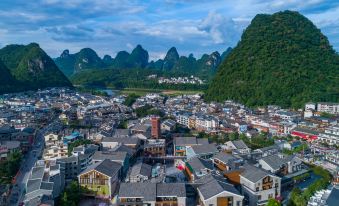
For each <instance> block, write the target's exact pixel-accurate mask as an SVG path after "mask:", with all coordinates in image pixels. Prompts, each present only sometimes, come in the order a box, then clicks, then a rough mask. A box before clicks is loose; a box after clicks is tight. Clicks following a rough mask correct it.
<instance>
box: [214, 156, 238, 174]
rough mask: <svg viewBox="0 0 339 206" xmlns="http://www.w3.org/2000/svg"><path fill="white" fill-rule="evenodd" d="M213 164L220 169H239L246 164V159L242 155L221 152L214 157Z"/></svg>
mask: <svg viewBox="0 0 339 206" xmlns="http://www.w3.org/2000/svg"><path fill="white" fill-rule="evenodd" d="M212 161H213V164H214V166H215V167H216V168H218V169H219V170H220V171H228V170H231V169H238V168H239V167H240V166H242V165H243V164H244V160H243V159H242V158H241V157H236V156H234V155H231V154H227V153H224V152H219V153H218V154H216V155H214V156H213V157H212Z"/></svg>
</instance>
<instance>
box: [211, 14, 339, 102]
mask: <svg viewBox="0 0 339 206" xmlns="http://www.w3.org/2000/svg"><path fill="white" fill-rule="evenodd" d="M205 98H206V99H207V100H216V101H224V100H226V99H233V100H237V101H239V102H242V103H244V104H246V105H248V106H262V105H268V104H277V105H281V106H285V107H290V106H292V107H295V108H301V107H303V105H304V103H305V102H307V101H333V102H338V101H339V56H338V54H336V52H335V51H334V50H333V48H332V46H331V45H330V43H329V41H328V39H327V37H326V36H324V35H323V34H322V33H321V31H320V30H319V29H318V28H317V27H316V26H315V25H314V24H313V23H312V22H311V21H310V20H308V19H307V18H306V17H304V16H303V15H301V14H299V13H298V12H293V11H284V12H278V13H275V14H273V15H266V14H259V15H257V16H256V17H255V18H254V19H253V20H252V22H251V24H250V25H249V26H248V27H247V28H246V30H245V31H244V33H243V34H242V37H241V41H240V42H239V43H238V45H237V46H236V47H235V48H234V49H233V50H232V52H231V53H230V54H229V56H228V57H227V58H226V60H225V61H224V62H223V63H222V64H221V65H220V67H219V69H218V72H217V74H216V75H215V77H214V79H213V80H212V81H211V84H210V86H209V88H208V90H207V92H206V96H205Z"/></svg>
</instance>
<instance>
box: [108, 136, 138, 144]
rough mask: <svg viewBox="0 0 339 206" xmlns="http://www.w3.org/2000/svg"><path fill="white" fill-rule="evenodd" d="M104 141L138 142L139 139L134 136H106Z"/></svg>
mask: <svg viewBox="0 0 339 206" xmlns="http://www.w3.org/2000/svg"><path fill="white" fill-rule="evenodd" d="M102 142H118V143H121V144H138V143H139V139H138V138H133V137H121V138H120V137H104V138H103V139H102Z"/></svg>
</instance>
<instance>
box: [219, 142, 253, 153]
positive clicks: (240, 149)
mask: <svg viewBox="0 0 339 206" xmlns="http://www.w3.org/2000/svg"><path fill="white" fill-rule="evenodd" d="M224 148H225V150H227V151H232V152H233V153H235V154H249V153H250V151H251V150H250V148H248V147H247V145H246V144H245V142H244V141H242V140H234V141H228V142H225V146H224Z"/></svg>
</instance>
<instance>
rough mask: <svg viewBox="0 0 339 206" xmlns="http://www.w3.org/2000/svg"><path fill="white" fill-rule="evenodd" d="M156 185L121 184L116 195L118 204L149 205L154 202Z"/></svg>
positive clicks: (122, 205)
mask: <svg viewBox="0 0 339 206" xmlns="http://www.w3.org/2000/svg"><path fill="white" fill-rule="evenodd" d="M156 187H157V185H156V183H150V182H147V183H146V182H143V183H141V182H140V183H121V185H120V188H119V193H118V204H119V205H121V206H128V205H151V206H155V202H156V193H157V189H156Z"/></svg>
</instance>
